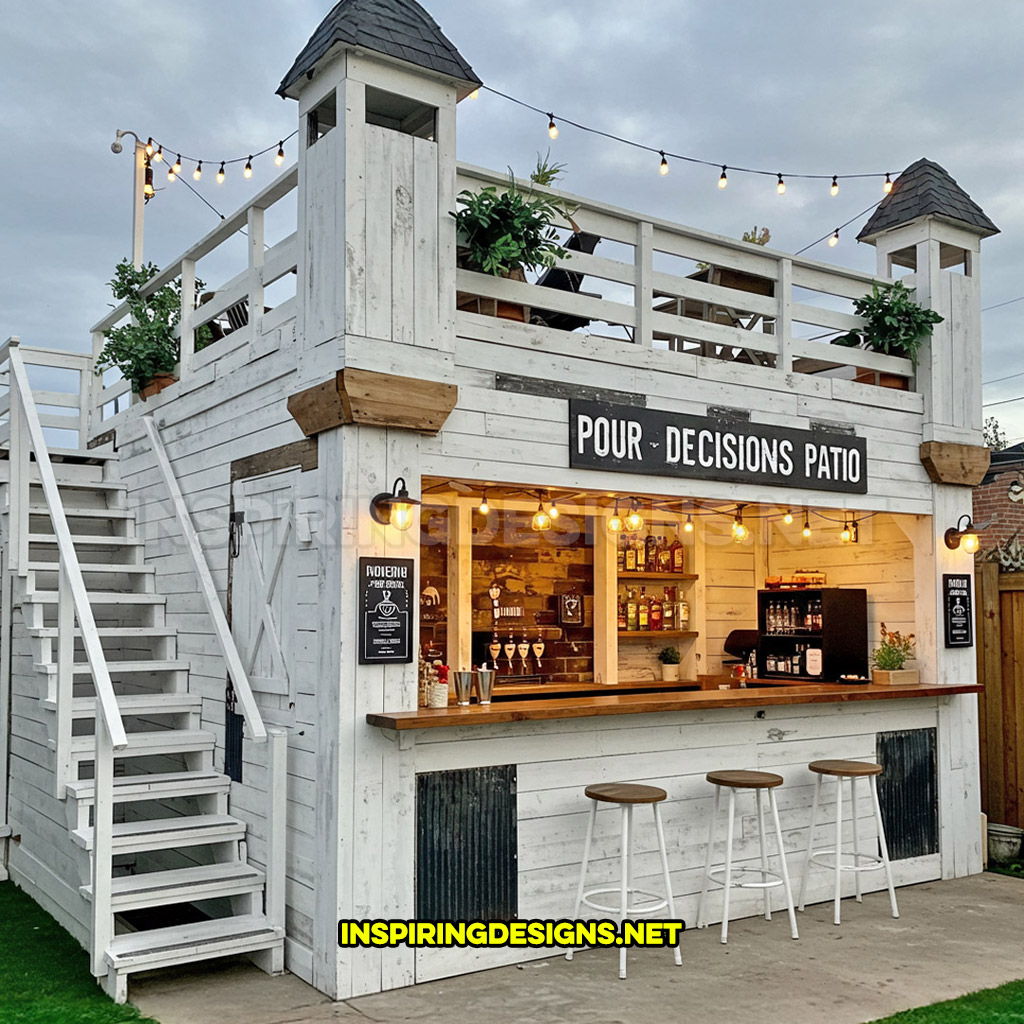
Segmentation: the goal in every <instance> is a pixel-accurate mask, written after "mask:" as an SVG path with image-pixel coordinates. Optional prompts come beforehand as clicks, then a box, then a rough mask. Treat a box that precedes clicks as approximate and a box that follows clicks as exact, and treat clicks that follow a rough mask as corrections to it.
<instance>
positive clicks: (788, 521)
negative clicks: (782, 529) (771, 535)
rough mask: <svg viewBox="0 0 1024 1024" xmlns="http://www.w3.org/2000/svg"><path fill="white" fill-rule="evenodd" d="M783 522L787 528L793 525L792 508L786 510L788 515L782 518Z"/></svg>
mask: <svg viewBox="0 0 1024 1024" xmlns="http://www.w3.org/2000/svg"><path fill="white" fill-rule="evenodd" d="M782 521H783V522H784V523H785V524H786V525H787V526H792V525H793V510H792V509H791V508H788V509H786V514H785V515H784V516H783V517H782Z"/></svg>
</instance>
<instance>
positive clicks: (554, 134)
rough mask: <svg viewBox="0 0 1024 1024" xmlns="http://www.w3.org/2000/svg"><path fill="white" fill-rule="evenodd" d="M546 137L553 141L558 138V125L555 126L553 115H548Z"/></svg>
mask: <svg viewBox="0 0 1024 1024" xmlns="http://www.w3.org/2000/svg"><path fill="white" fill-rule="evenodd" d="M548 135H550V136H551V138H553V139H557V138H558V125H557V124H555V115H554V114H548Z"/></svg>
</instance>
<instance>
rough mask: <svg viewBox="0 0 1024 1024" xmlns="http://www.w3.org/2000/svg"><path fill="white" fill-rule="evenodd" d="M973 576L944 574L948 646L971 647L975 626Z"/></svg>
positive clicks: (943, 594) (943, 595)
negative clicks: (972, 600)
mask: <svg viewBox="0 0 1024 1024" xmlns="http://www.w3.org/2000/svg"><path fill="white" fill-rule="evenodd" d="M971 603H972V602H971V577H970V576H969V575H963V576H956V575H953V574H952V573H943V574H942V610H943V616H942V617H943V619H944V620H945V626H946V646H947V647H971V646H973V644H974V628H973V625H972V619H973V616H974V613H973V612H972V610H971Z"/></svg>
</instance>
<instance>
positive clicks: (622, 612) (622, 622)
mask: <svg viewBox="0 0 1024 1024" xmlns="http://www.w3.org/2000/svg"><path fill="white" fill-rule="evenodd" d="M618 628H619V631H620V632H621V631H622V630H624V629H627V628H628V623H627V621H626V599H625V598H624V597H620V598H619V627H618Z"/></svg>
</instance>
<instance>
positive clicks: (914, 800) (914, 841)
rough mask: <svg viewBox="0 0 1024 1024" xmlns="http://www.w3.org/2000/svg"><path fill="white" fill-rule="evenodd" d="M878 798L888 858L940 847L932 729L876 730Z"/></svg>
mask: <svg viewBox="0 0 1024 1024" xmlns="http://www.w3.org/2000/svg"><path fill="white" fill-rule="evenodd" d="M876 742H877V750H878V763H879V764H880V765H882V767H883V768H884V769H885V771H884V772H883V773H882V775H881V777H880V778H879V780H878V802H879V803H880V804H881V806H882V822H883V823H884V825H885V838H886V840H887V842H888V844H889V857H890V859H891V860H906V859H907V858H908V857H923V856H926V855H927V854H930V853H938V851H939V787H938V779H937V777H936V760H935V730H934V729H903V730H898V731H895V732H880V733H879V734H878V736H877V738H876Z"/></svg>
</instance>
